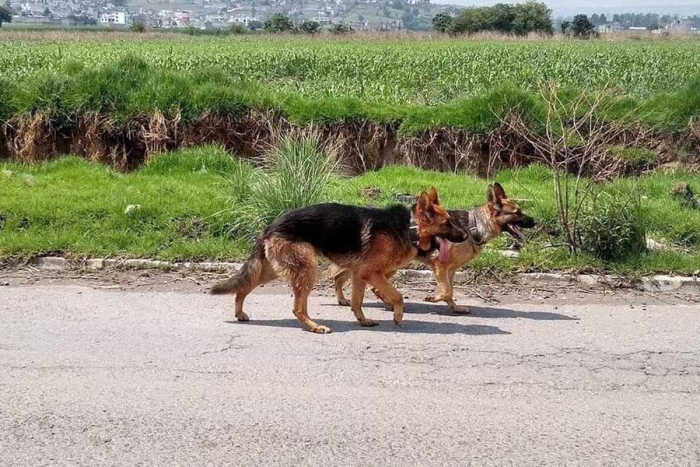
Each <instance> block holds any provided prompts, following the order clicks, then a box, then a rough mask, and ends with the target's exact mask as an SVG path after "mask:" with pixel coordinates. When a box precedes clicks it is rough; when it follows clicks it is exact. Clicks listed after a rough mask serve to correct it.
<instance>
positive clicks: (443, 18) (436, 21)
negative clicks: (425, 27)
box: [432, 13, 452, 32]
mask: <svg viewBox="0 0 700 467" xmlns="http://www.w3.org/2000/svg"><path fill="white" fill-rule="evenodd" d="M432 22H433V28H434V29H435V30H436V31H438V32H447V30H448V29H449V28H450V25H451V24H452V16H450V15H449V14H447V13H438V14H437V15H435V16H433V20H432Z"/></svg>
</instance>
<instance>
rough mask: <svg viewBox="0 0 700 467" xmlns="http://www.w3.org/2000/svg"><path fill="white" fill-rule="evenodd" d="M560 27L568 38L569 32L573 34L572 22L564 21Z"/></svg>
mask: <svg viewBox="0 0 700 467" xmlns="http://www.w3.org/2000/svg"><path fill="white" fill-rule="evenodd" d="M559 27H560V28H561V33H562V34H564V35H565V36H568V35H569V32H571V31H570V29H571V21H562V22H561V25H560V26H559Z"/></svg>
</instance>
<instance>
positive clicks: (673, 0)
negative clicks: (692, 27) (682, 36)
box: [433, 0, 700, 15]
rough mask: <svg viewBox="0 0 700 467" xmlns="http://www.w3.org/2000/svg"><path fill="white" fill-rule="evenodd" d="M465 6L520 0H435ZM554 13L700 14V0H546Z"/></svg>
mask: <svg viewBox="0 0 700 467" xmlns="http://www.w3.org/2000/svg"><path fill="white" fill-rule="evenodd" d="M433 3H451V4H454V5H464V6H487V5H495V4H496V3H518V0H433ZM545 3H547V5H549V8H551V9H552V10H554V14H555V15H557V14H570V13H575V12H581V13H587V12H595V11H599V12H601V13H605V12H617V13H623V12H631V13H636V12H658V13H667V12H676V11H677V12H679V13H684V14H688V13H694V14H700V0H556V1H555V0H545Z"/></svg>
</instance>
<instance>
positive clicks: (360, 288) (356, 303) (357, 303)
mask: <svg viewBox="0 0 700 467" xmlns="http://www.w3.org/2000/svg"><path fill="white" fill-rule="evenodd" d="M366 286H367V282H366V281H365V280H364V279H362V277H360V275H359V274H357V273H353V274H352V301H351V303H350V309H351V310H352V312H353V313H355V318H357V321H359V322H360V325H361V326H366V327H371V326H376V325H378V324H379V323H377V322H376V321H374V320H371V319H368V318H367V317H365V314H364V313H363V312H362V302H363V300H364V298H365V287H366Z"/></svg>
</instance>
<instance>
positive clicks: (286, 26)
mask: <svg viewBox="0 0 700 467" xmlns="http://www.w3.org/2000/svg"><path fill="white" fill-rule="evenodd" d="M264 29H265V31H267V32H286V31H292V30H293V29H294V23H292V20H291V19H289V17H288V16H285V15H283V14H282V13H275V14H274V15H272V16H271V17H270V18H269V19H268V20H267V21H265V26H264Z"/></svg>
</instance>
